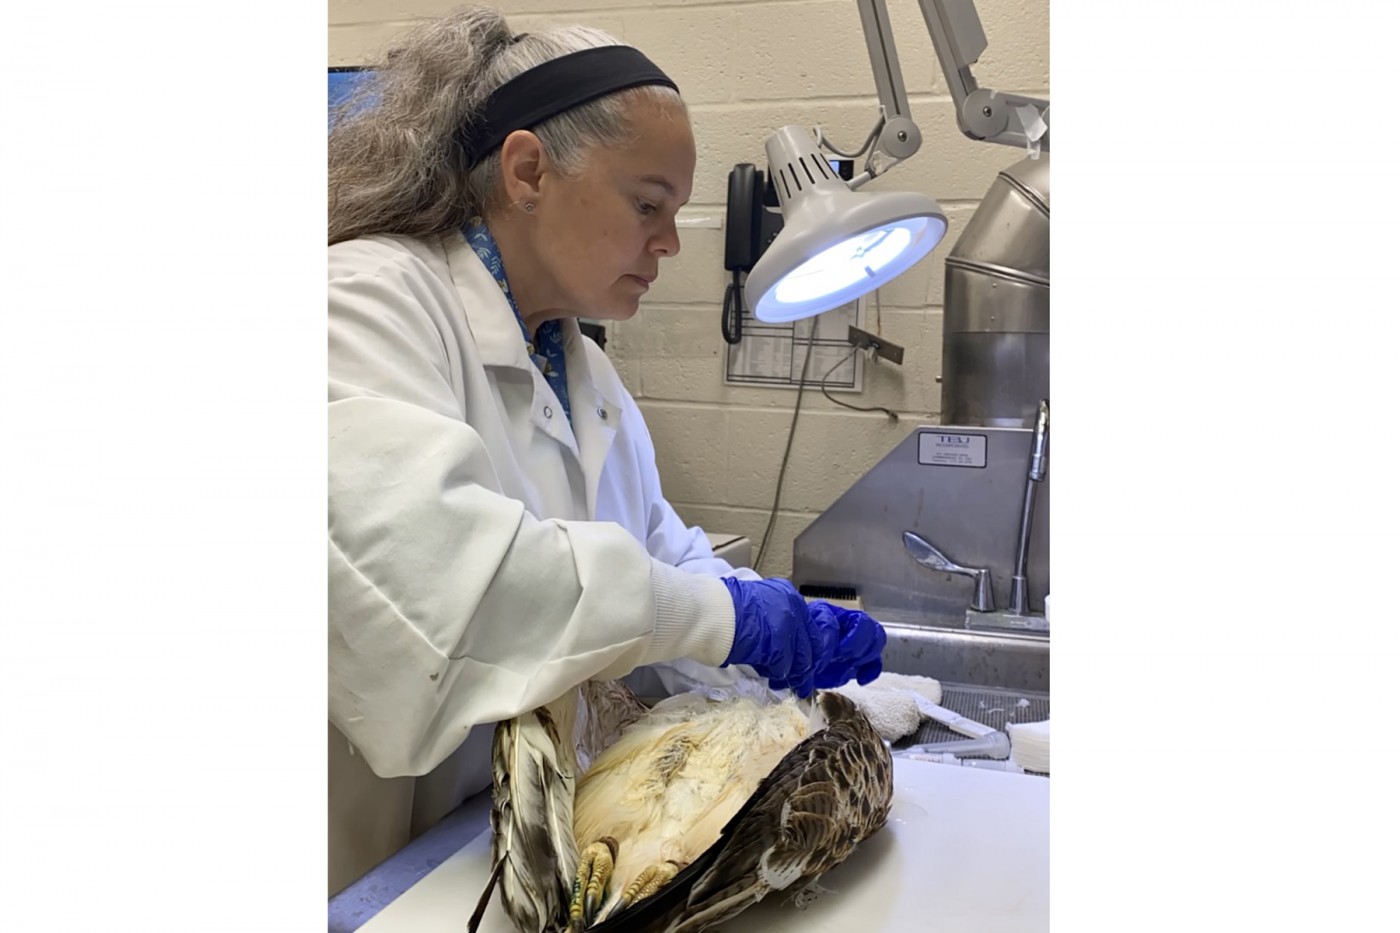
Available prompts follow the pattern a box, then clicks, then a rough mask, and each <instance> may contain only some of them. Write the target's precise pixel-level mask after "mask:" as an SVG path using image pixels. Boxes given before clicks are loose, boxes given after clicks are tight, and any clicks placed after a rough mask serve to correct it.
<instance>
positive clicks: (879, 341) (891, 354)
mask: <svg viewBox="0 0 1400 933" xmlns="http://www.w3.org/2000/svg"><path fill="white" fill-rule="evenodd" d="M846 340H847V342H849V343H850V345H851V346H853V347H855V348H856V349H857V350H864V349H867V348H869V349H871V350H874V351H875V353H876V354H877V355H879V356H880V357H882V358H884V359H887V360H889V361H890V362H891V363H894V364H895V365H896V366H903V365H904V348H903V347H901V346H900V345H899V344H897V343H891V342H890V341H888V340H886V339H885V338H884V337H877V336H875V335H874V334H872V333H870V332H869V331H866V330H861V329H860V328H859V327H855V326H850V327H848V328H847V331H846Z"/></svg>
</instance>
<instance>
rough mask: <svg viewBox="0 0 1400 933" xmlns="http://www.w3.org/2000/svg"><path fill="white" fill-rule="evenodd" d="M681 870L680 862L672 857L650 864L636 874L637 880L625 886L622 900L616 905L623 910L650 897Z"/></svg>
mask: <svg viewBox="0 0 1400 933" xmlns="http://www.w3.org/2000/svg"><path fill="white" fill-rule="evenodd" d="M680 870H681V864H680V863H679V862H677V861H675V860H673V859H667V860H666V861H664V862H662V863H661V864H660V865H652V866H651V867H650V868H648V869H647V870H646V871H644V872H642V873H641V874H640V875H638V876H637V880H636V881H634V882H632V883H631V884H629V885H628V886H627V890H626V891H623V892H622V900H621V902H620V903H619V904H618V905H617V906H618V909H619V910H625V909H627V908H628V907H630V906H632V905H633V904H634V903H636V902H637V901H640V900H643V899H644V898H648V897H651V896H652V895H653V894H655V893H656V892H657V891H660V890H661V889H662V888H663V887H664V886H665V885H666V882H668V881H670V880H671V879H672V878H674V877H676V875H677V874H678V873H679V872H680Z"/></svg>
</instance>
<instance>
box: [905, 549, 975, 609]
mask: <svg viewBox="0 0 1400 933" xmlns="http://www.w3.org/2000/svg"><path fill="white" fill-rule="evenodd" d="M904 547H905V550H907V551H908V552H909V553H910V554H912V555H913V556H914V560H915V561H917V562H918V563H919V565H920V566H923V567H927V568H929V569H930V570H941V571H942V572H944V573H956V574H959V575H961V576H964V577H971V578H972V579H973V581H974V582H975V584H976V585H975V586H974V587H973V591H972V608H973V609H974V610H976V611H977V612H991V611H992V610H993V609H994V608H995V604H994V603H993V602H992V573H991V571H990V570H987V569H985V568H981V567H964V566H962V565H961V564H956V563H954V562H953V561H951V560H949V559H948V557H947V556H946V555H945V554H944V553H943V552H942V551H940V550H939V549H938V548H936V547H934V546H933V545H932V544H929V543H928V542H927V541H925V540H924V539H923V538H921V537H919V536H918V535H916V534H914V532H912V531H906V532H905V533H904Z"/></svg>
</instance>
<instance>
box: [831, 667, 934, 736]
mask: <svg viewBox="0 0 1400 933" xmlns="http://www.w3.org/2000/svg"><path fill="white" fill-rule="evenodd" d="M835 692H836V693H839V694H841V695H842V696H844V697H846V698H848V699H849V700H850V701H851V702H852V703H854V704H855V705H856V707H857V708H858V709H859V710H860V711H861V712H863V713H865V715H866V716H867V717H869V719H870V724H871V725H872V726H874V727H875V731H876V732H878V733H880V738H882V739H884V740H885V741H886V742H894V741H897V740H899V739H902V738H904V737H905V736H906V735H911V734H912V733H914V732H917V731H918V729H919V723H921V722H922V721H923V720H924V719H925V718H927V717H926V716H925V714H924V713H923V712H922V711H921V710H920V707H921V706H924V705H926V704H928V703H934V704H937V703H938V702H939V701H940V700H942V699H943V686H942V684H940V683H939V682H938V681H936V680H934V679H933V678H932V677H921V676H918V675H913V674H893V673H891V674H881V675H880V676H879V677H877V678H875V679H874V680H873V681H871V682H870V683H868V684H866V685H865V686H863V687H862V686H861V685H860V684H857V683H854V682H853V683H848V684H846V685H845V686H843V687H837V688H836V690H835Z"/></svg>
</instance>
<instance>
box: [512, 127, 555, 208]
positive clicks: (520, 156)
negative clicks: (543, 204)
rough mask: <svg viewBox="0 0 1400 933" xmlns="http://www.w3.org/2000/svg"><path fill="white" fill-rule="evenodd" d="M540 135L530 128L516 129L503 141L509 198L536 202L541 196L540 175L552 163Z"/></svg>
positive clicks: (513, 200) (515, 201) (517, 201)
mask: <svg viewBox="0 0 1400 933" xmlns="http://www.w3.org/2000/svg"><path fill="white" fill-rule="evenodd" d="M548 163H549V158H548V156H546V155H545V153H544V146H543V145H542V144H541V143H540V138H539V137H538V136H536V135H535V134H534V133H531V132H530V131H529V130H516V131H515V132H514V133H511V134H510V135H509V136H507V137H506V141H505V142H504V143H502V144H501V175H502V178H503V184H504V188H505V196H506V202H507V203H510V204H518V203H520V202H522V201H528V202H534V201H538V200H539V197H540V179H541V177H542V176H543V175H544V172H545V169H546V167H547V166H548Z"/></svg>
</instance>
